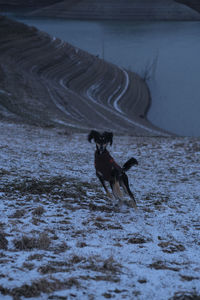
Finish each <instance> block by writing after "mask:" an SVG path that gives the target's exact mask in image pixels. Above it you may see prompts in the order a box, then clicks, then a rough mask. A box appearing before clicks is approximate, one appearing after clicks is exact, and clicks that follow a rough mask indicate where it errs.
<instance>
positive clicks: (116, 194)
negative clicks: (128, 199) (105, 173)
mask: <svg viewBox="0 0 200 300" xmlns="http://www.w3.org/2000/svg"><path fill="white" fill-rule="evenodd" d="M110 186H111V189H112V192H113V195H114V197H115V199H116V200H119V201H123V199H122V192H121V190H120V185H119V181H117V180H113V181H111V182H110Z"/></svg>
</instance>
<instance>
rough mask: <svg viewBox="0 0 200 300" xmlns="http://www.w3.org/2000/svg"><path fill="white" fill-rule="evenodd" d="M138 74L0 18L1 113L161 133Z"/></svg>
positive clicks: (35, 120) (18, 118) (81, 125)
mask: <svg viewBox="0 0 200 300" xmlns="http://www.w3.org/2000/svg"><path fill="white" fill-rule="evenodd" d="M148 106H149V90H148V87H147V86H146V84H145V82H144V81H143V80H142V79H141V78H140V77H139V76H138V75H136V74H134V73H130V72H127V71H126V70H123V69H120V68H118V67H116V66H114V65H112V64H110V63H107V62H105V61H103V60H101V59H99V58H98V57H95V56H92V55H90V54H88V53H86V52H84V51H82V50H80V49H77V48H74V47H73V46H71V45H69V44H67V43H65V42H63V41H61V40H59V39H56V38H53V37H50V36H49V35H47V34H45V33H44V32H39V31H38V30H36V29H35V28H29V27H27V26H25V25H23V24H20V23H17V22H15V21H11V20H9V19H7V18H5V17H1V18H0V116H1V118H3V119H9V120H14V121H18V122H28V123H32V124H37V125H38V124H39V125H45V126H46V125H48V126H56V125H63V126H68V127H71V128H76V129H85V130H88V129H90V128H99V129H112V130H115V131H118V132H131V133H133V134H139V135H141V134H157V133H160V132H159V131H157V130H156V129H155V128H154V127H153V126H152V125H151V124H150V123H149V122H148V121H146V120H145V113H146V110H147V108H148Z"/></svg>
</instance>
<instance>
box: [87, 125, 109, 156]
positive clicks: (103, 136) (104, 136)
mask: <svg viewBox="0 0 200 300" xmlns="http://www.w3.org/2000/svg"><path fill="white" fill-rule="evenodd" d="M92 140H94V142H95V144H96V147H97V150H98V152H99V153H100V154H101V153H103V152H104V151H105V149H106V147H107V145H108V144H110V145H112V142H113V133H112V132H107V131H104V132H103V133H99V132H98V131H95V130H92V131H90V133H89V135H88V141H89V142H90V143H91V141H92Z"/></svg>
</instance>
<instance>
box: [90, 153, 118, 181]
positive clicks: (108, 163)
mask: <svg viewBox="0 0 200 300" xmlns="http://www.w3.org/2000/svg"><path fill="white" fill-rule="evenodd" d="M95 168H96V171H97V173H99V174H101V176H102V177H103V178H104V180H107V181H110V179H111V173H112V170H113V169H115V168H120V167H119V166H118V165H117V164H116V162H115V161H114V159H113V158H112V156H111V155H110V154H109V152H108V151H105V153H103V154H100V155H99V154H98V153H97V152H96V153H95Z"/></svg>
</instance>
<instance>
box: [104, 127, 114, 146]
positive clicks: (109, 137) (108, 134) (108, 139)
mask: <svg viewBox="0 0 200 300" xmlns="http://www.w3.org/2000/svg"><path fill="white" fill-rule="evenodd" d="M103 136H104V138H105V141H106V143H110V146H112V143H113V133H112V132H107V131H105V132H104V133H103Z"/></svg>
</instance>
